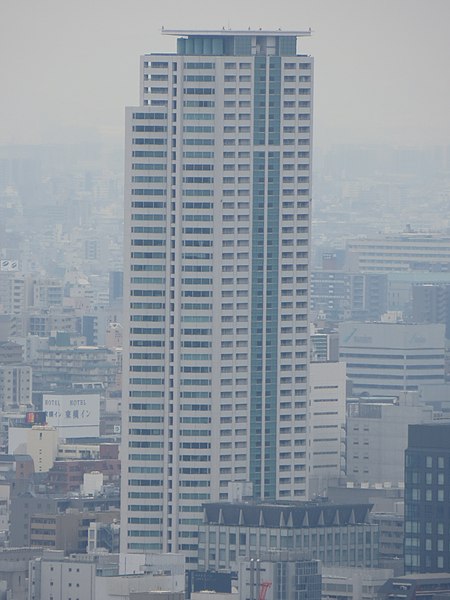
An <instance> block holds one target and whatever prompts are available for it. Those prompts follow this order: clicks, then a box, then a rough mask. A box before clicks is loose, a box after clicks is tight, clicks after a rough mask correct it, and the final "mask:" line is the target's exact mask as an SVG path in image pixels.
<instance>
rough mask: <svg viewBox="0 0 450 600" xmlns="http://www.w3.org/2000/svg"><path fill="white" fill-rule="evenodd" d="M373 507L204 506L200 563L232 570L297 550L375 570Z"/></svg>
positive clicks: (327, 560) (331, 561)
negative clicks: (270, 555)
mask: <svg viewBox="0 0 450 600" xmlns="http://www.w3.org/2000/svg"><path fill="white" fill-rule="evenodd" d="M371 507H372V505H371V504H346V505H342V504H341V505H338V504H327V503H321V502H319V503H303V504H302V503H299V504H292V505H282V504H272V505H264V504H251V503H245V504H243V503H241V504H239V503H233V504H230V503H217V504H216V503H211V504H207V505H205V515H204V523H203V524H202V525H200V526H199V548H198V558H199V560H198V565H199V568H200V569H204V570H214V571H220V570H228V571H229V570H231V571H236V570H238V568H239V563H240V562H242V561H243V560H247V559H250V558H256V559H257V558H259V557H260V555H261V554H262V553H264V552H270V551H272V550H275V551H277V550H284V551H288V550H290V551H301V552H305V553H306V554H307V555H308V556H309V557H310V558H312V559H318V560H320V561H321V562H322V563H323V564H324V565H334V566H343V567H356V566H361V567H378V525H375V524H373V523H371V522H370V520H369V513H370V509H371Z"/></svg>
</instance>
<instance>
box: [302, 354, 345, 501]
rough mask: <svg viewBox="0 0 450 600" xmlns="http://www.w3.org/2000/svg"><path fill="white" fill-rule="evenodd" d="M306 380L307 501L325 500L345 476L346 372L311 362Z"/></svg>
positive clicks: (342, 366)
mask: <svg viewBox="0 0 450 600" xmlns="http://www.w3.org/2000/svg"><path fill="white" fill-rule="evenodd" d="M309 367H310V371H309V373H310V377H309V420H308V421H309V436H308V437H309V439H308V458H309V461H308V463H309V464H308V478H309V485H308V489H309V498H310V499H312V498H315V497H316V496H325V495H326V489H327V487H328V483H329V481H330V480H335V479H338V478H339V477H341V476H343V475H344V472H345V462H344V459H345V412H346V410H345V409H346V377H345V374H346V369H345V363H342V362H311V363H310V365H309Z"/></svg>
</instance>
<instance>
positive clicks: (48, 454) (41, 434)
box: [26, 425, 58, 473]
mask: <svg viewBox="0 0 450 600" xmlns="http://www.w3.org/2000/svg"><path fill="white" fill-rule="evenodd" d="M26 431H27V454H29V455H30V456H31V458H32V459H33V461H34V470H35V471H36V473H47V472H48V471H49V470H50V469H51V468H52V467H53V463H54V462H55V458H56V455H57V452H58V431H57V430H56V428H55V427H49V426H48V425H35V426H34V427H31V429H27V430H26Z"/></svg>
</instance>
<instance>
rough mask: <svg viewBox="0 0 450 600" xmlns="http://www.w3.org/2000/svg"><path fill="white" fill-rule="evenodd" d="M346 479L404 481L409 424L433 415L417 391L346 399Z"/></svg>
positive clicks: (424, 420) (429, 419)
mask: <svg viewBox="0 0 450 600" xmlns="http://www.w3.org/2000/svg"><path fill="white" fill-rule="evenodd" d="M347 407H348V414H347V446H346V450H347V452H346V457H347V458H346V464H347V478H348V480H349V481H353V482H355V483H364V482H368V483H371V484H375V483H381V484H386V485H387V484H390V485H392V486H394V487H396V486H398V485H399V484H400V485H401V484H403V481H404V454H405V450H406V447H407V445H408V425H409V424H413V423H424V422H427V421H431V420H432V418H433V409H432V408H431V407H430V406H426V405H425V404H424V402H423V400H422V399H421V398H420V397H419V395H418V393H417V392H400V393H399V395H398V396H393V397H389V396H375V397H371V396H362V397H361V398H358V399H357V398H351V399H348V400H347Z"/></svg>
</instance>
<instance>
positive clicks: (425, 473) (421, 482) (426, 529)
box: [405, 421, 450, 573]
mask: <svg viewBox="0 0 450 600" xmlns="http://www.w3.org/2000/svg"><path fill="white" fill-rule="evenodd" d="M449 472H450V423H449V422H448V421H436V422H434V423H424V424H421V425H410V426H409V428H408V447H407V449H406V452H405V573H439V572H440V573H449V572H450V553H449V552H448V548H449V546H450V513H449V508H448V507H449V499H450V479H449V476H448V473H449Z"/></svg>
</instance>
